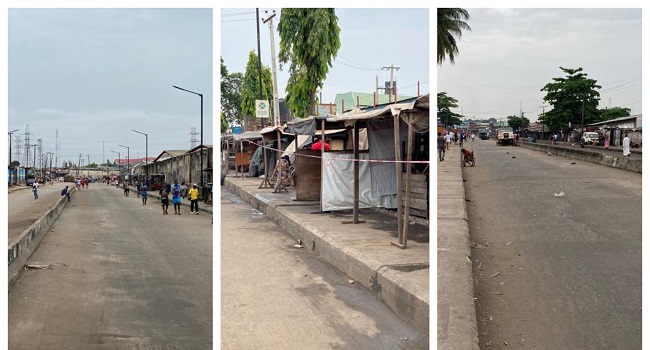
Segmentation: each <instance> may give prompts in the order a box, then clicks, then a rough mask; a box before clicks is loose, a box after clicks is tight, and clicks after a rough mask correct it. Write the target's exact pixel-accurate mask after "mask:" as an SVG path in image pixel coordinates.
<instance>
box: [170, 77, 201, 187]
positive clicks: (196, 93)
mask: <svg viewBox="0 0 650 350" xmlns="http://www.w3.org/2000/svg"><path fill="white" fill-rule="evenodd" d="M172 86H173V87H174V88H176V89H179V90H183V91H185V92H189V93H191V94H195V95H199V97H200V98H201V145H200V146H199V148H200V150H199V156H200V158H201V176H200V177H201V187H203V185H204V182H203V94H200V93H198V92H194V91H190V90H187V89H183V88H182V87H178V86H176V85H172Z"/></svg>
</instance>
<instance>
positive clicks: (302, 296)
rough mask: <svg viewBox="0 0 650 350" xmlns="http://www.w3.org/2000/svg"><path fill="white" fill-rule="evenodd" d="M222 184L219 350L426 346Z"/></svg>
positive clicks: (374, 301)
mask: <svg viewBox="0 0 650 350" xmlns="http://www.w3.org/2000/svg"><path fill="white" fill-rule="evenodd" d="M294 244H296V242H295V241H294V240H293V239H292V238H291V237H290V236H288V235H287V234H285V233H284V232H283V230H282V228H281V227H279V226H278V225H276V224H275V223H274V222H272V221H271V220H269V219H267V218H266V217H264V215H263V214H262V213H261V212H259V211H257V210H254V209H252V208H251V207H250V206H249V205H248V204H247V203H245V202H243V201H242V200H241V199H239V198H238V197H237V196H236V195H234V194H233V193H232V192H231V191H229V190H227V189H226V188H225V187H221V349H224V350H227V349H232V350H245V349H251V350H253V349H254V350H267V349H268V350H281V349H310V350H320V349H328V350H329V349H358V350H363V349H368V350H370V349H428V348H429V344H428V339H427V338H423V337H421V336H420V335H418V333H417V332H416V331H414V330H413V329H412V328H411V327H409V326H408V325H406V324H405V323H404V322H403V321H402V320H401V319H400V318H399V317H398V316H397V315H395V314H394V313H393V312H392V311H391V310H390V309H389V308H388V307H387V306H386V305H384V304H383V303H381V302H380V301H378V300H377V299H376V298H375V297H374V296H372V295H371V294H370V293H369V292H368V291H367V290H366V289H364V288H363V287H361V286H359V285H358V284H350V283H349V280H348V278H347V277H346V276H345V275H344V274H342V273H341V272H339V271H338V270H336V269H335V268H334V267H332V266H331V265H328V264H327V263H325V262H324V261H323V260H321V259H320V258H319V257H318V256H317V255H315V254H314V253H312V252H310V251H309V250H306V249H304V248H293V245H294Z"/></svg>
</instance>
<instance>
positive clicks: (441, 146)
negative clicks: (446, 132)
mask: <svg viewBox="0 0 650 350" xmlns="http://www.w3.org/2000/svg"><path fill="white" fill-rule="evenodd" d="M445 143H446V141H445V137H444V136H442V133H438V160H439V161H441V162H442V161H443V160H445Z"/></svg>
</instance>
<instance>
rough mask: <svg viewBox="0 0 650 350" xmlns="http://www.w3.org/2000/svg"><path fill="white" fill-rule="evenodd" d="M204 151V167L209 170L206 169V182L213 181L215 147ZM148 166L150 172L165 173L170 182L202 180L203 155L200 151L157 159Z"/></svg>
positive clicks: (190, 182)
mask: <svg viewBox="0 0 650 350" xmlns="http://www.w3.org/2000/svg"><path fill="white" fill-rule="evenodd" d="M202 152H203V168H204V169H206V170H209V171H206V174H207V181H206V182H210V183H212V169H213V164H214V161H213V159H212V157H213V148H212V147H209V148H207V149H204V150H202ZM148 168H149V169H148V170H149V174H165V181H167V182H168V183H174V180H178V183H179V184H180V183H182V182H183V181H184V182H186V183H188V184H192V183H197V184H198V183H200V182H201V178H200V176H201V155H200V153H199V152H198V151H197V152H193V153H185V154H183V155H180V156H177V157H172V158H167V159H163V160H159V161H156V162H154V163H151V164H149V165H148Z"/></svg>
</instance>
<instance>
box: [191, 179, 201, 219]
mask: <svg viewBox="0 0 650 350" xmlns="http://www.w3.org/2000/svg"><path fill="white" fill-rule="evenodd" d="M189 196H190V213H194V214H196V215H199V189H198V188H197V187H196V184H194V185H192V188H190V193H189Z"/></svg>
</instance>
